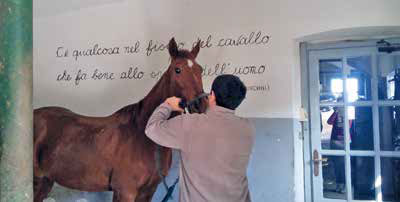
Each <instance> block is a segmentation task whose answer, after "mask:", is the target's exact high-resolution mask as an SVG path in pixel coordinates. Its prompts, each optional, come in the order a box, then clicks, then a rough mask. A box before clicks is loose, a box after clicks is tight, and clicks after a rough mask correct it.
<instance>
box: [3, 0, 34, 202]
mask: <svg viewBox="0 0 400 202" xmlns="http://www.w3.org/2000/svg"><path fill="white" fill-rule="evenodd" d="M32 140H33V138H32V0H1V1H0V202H10V201H13V202H20V201H21V202H22V201H23V202H29V201H32V195H33V189H32Z"/></svg>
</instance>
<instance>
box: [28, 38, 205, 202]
mask: <svg viewBox="0 0 400 202" xmlns="http://www.w3.org/2000/svg"><path fill="white" fill-rule="evenodd" d="M168 50H169V53H170V56H171V64H170V65H169V67H168V70H167V71H166V72H165V73H164V74H163V75H162V77H161V78H160V80H159V81H158V83H157V84H156V85H155V86H154V87H153V88H152V90H151V91H150V93H149V94H148V95H147V96H145V97H144V98H143V99H142V100H141V101H139V102H138V103H136V104H131V105H128V106H126V107H123V108H122V109H120V110H118V111H117V112H115V113H114V114H112V115H110V116H107V117H87V116H82V115H79V114H76V113H74V112H72V111H70V110H68V109H64V108H60V107H44V108H40V109H36V110H35V111H34V160H33V161H34V195H35V196H34V197H35V198H34V201H35V202H42V201H43V199H44V198H46V197H47V195H48V193H49V192H50V191H51V188H52V186H53V184H54V182H57V183H58V184H60V185H62V186H65V187H68V188H72V189H77V190H83V191H113V192H114V195H113V202H132V201H135V202H141V201H150V200H151V198H152V196H153V194H154V192H155V190H156V188H157V185H158V184H159V182H160V180H161V177H160V176H159V174H158V171H157V168H156V167H157V166H156V162H155V161H156V160H155V152H156V147H157V146H156V144H155V143H154V142H152V141H151V140H150V139H148V138H147V137H146V135H145V133H144V130H145V126H146V123H147V120H148V119H149V117H150V115H151V114H152V112H153V111H154V110H155V108H156V107H157V106H158V105H160V104H161V103H162V102H163V101H164V100H165V99H166V98H168V97H171V96H178V97H182V98H185V99H187V100H191V99H194V98H195V97H196V96H197V95H199V94H201V93H203V84H202V78H201V73H202V68H201V66H200V65H199V64H197V63H196V61H195V59H196V56H197V54H198V52H199V50H200V43H197V45H196V46H195V47H194V48H193V49H192V50H191V51H187V50H178V47H177V44H176V42H175V40H174V38H172V39H171V41H170V42H169V48H168ZM198 110H199V111H204V110H205V102H204V101H202V102H201V104H200V106H199V107H198ZM175 115H176V114H175ZM160 156H161V162H160V164H161V170H162V173H163V174H164V175H166V174H167V173H168V169H169V168H170V166H171V149H168V148H161V149H160Z"/></svg>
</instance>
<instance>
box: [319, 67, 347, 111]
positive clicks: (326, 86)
mask: <svg viewBox="0 0 400 202" xmlns="http://www.w3.org/2000/svg"><path fill="white" fill-rule="evenodd" d="M342 78H343V68H342V60H341V59H327V60H320V61H319V82H320V101H321V104H323V103H327V102H333V101H335V100H336V99H337V98H338V97H339V96H343V95H342V93H343V81H342Z"/></svg>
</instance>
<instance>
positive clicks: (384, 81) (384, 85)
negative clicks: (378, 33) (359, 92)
mask: <svg viewBox="0 0 400 202" xmlns="http://www.w3.org/2000/svg"><path fill="white" fill-rule="evenodd" d="M399 68H400V55H380V56H379V57H378V85H379V87H378V92H379V93H378V95H379V99H381V100H400V92H399V90H400V71H399ZM396 88H398V90H397V96H396Z"/></svg>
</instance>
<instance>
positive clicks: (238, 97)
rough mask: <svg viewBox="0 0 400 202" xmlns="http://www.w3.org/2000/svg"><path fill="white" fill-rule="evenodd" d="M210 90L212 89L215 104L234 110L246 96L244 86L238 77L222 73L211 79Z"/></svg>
mask: <svg viewBox="0 0 400 202" xmlns="http://www.w3.org/2000/svg"><path fill="white" fill-rule="evenodd" d="M211 90H212V91H214V94H215V97H216V102H217V105H218V106H220V107H225V108H228V109H231V110H235V109H236V108H237V107H238V106H239V105H240V103H242V101H243V99H244V98H245V97H246V91H247V90H246V86H245V85H244V84H243V82H242V81H241V80H240V79H239V77H237V76H234V75H230V74H224V75H220V76H218V77H217V78H215V80H214V81H213V84H212V86H211Z"/></svg>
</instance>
